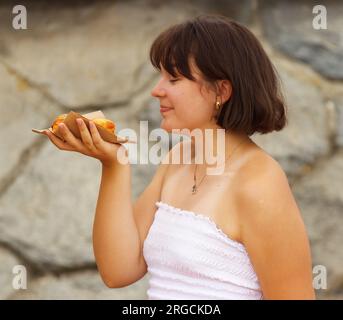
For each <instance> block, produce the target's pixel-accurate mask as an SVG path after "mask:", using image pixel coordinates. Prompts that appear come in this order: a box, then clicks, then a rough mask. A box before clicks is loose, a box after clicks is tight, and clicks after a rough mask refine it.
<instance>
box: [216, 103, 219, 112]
mask: <svg viewBox="0 0 343 320" xmlns="http://www.w3.org/2000/svg"><path fill="white" fill-rule="evenodd" d="M219 108H220V102H219V101H216V109H217V110H219Z"/></svg>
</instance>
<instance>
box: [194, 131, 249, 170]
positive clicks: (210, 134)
mask: <svg viewBox="0 0 343 320" xmlns="http://www.w3.org/2000/svg"><path fill="white" fill-rule="evenodd" d="M198 132H199V134H198V135H196V136H192V137H191V140H192V160H193V159H194V163H196V164H198V166H202V165H205V166H206V168H208V167H209V168H218V166H222V165H224V166H225V162H226V160H227V159H228V158H229V157H230V158H231V154H232V152H235V151H236V148H237V147H238V148H239V147H240V146H241V145H243V144H247V143H248V142H251V139H250V138H249V136H248V135H247V134H244V133H237V132H233V131H226V132H225V130H224V129H223V128H221V127H220V126H218V125H215V126H213V127H207V128H200V130H199V131H198ZM238 148H237V149H238Z"/></svg>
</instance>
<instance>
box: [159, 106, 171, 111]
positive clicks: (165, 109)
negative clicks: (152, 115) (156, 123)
mask: <svg viewBox="0 0 343 320" xmlns="http://www.w3.org/2000/svg"><path fill="white" fill-rule="evenodd" d="M170 110H173V108H170V107H165V106H161V107H160V112H167V111H170Z"/></svg>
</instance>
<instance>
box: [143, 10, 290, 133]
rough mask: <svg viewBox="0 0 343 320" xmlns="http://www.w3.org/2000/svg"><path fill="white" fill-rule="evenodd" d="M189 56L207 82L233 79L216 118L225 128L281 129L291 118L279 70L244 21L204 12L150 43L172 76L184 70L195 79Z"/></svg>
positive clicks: (248, 130) (157, 65)
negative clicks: (284, 97)
mask: <svg viewBox="0 0 343 320" xmlns="http://www.w3.org/2000/svg"><path fill="white" fill-rule="evenodd" d="M191 57H192V58H194V61H195V64H196V66H197V68H198V69H199V70H200V71H201V73H202V77H203V79H204V80H205V81H206V82H207V83H208V84H210V85H214V84H215V82H216V81H217V80H229V81H230V83H231V86H232V94H231V97H230V98H229V100H228V101H226V102H225V103H224V105H223V106H222V108H221V109H220V111H219V114H218V115H217V118H216V122H217V124H218V125H220V126H221V127H222V128H224V129H226V130H233V131H239V132H244V133H246V134H248V135H249V136H250V135H252V134H253V133H255V132H259V133H262V134H265V133H268V132H271V131H274V130H276V131H280V130H281V129H282V128H284V126H285V125H286V124H287V119H286V107H285V104H284V101H283V97H282V93H281V91H280V89H279V78H278V76H277V71H276V70H275V68H274V66H273V64H272V63H271V61H270V60H269V58H268V56H267V54H266V53H265V51H264V49H263V48H262V46H261V44H260V43H259V41H258V40H257V38H256V37H255V36H254V34H253V33H252V32H251V31H249V30H248V29H247V28H246V27H244V26H243V25H241V24H239V23H238V22H235V21H232V20H230V19H228V18H227V17H225V16H222V15H200V16H198V17H196V18H194V19H192V20H188V21H185V22H183V23H180V24H176V25H173V26H171V27H169V28H168V29H167V30H165V31H164V32H162V33H161V34H160V35H159V36H158V37H157V38H156V39H155V41H154V42H153V44H152V46H151V48H150V60H151V63H152V65H153V66H154V67H155V68H156V69H158V70H161V66H160V65H162V66H163V68H164V69H165V70H166V71H167V72H168V73H169V74H171V75H172V76H173V77H176V76H177V74H181V75H183V76H184V77H186V78H188V79H190V80H192V81H196V79H195V78H194V77H193V76H192V74H191V70H190V67H189V58H191Z"/></svg>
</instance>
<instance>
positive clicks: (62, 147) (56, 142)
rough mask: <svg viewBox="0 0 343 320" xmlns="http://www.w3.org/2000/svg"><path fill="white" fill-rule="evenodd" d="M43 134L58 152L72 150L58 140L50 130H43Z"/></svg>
mask: <svg viewBox="0 0 343 320" xmlns="http://www.w3.org/2000/svg"><path fill="white" fill-rule="evenodd" d="M43 134H45V135H46V136H47V137H48V138H49V140H50V141H51V142H52V143H53V144H54V145H55V146H56V147H57V148H58V149H60V150H66V151H72V150H74V149H73V148H72V147H71V146H70V145H68V143H66V142H64V141H63V140H62V139H60V138H58V137H57V136H56V135H54V134H53V133H52V132H51V131H50V130H44V131H43Z"/></svg>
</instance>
